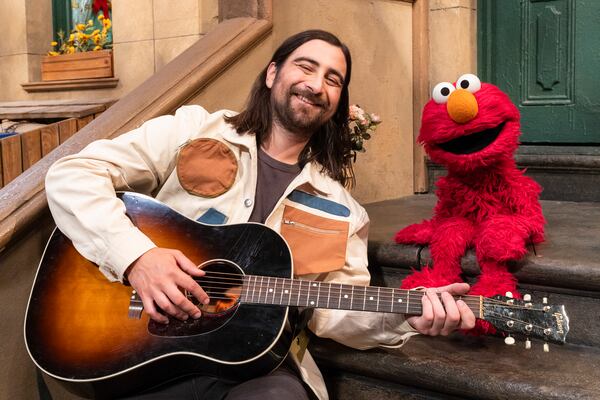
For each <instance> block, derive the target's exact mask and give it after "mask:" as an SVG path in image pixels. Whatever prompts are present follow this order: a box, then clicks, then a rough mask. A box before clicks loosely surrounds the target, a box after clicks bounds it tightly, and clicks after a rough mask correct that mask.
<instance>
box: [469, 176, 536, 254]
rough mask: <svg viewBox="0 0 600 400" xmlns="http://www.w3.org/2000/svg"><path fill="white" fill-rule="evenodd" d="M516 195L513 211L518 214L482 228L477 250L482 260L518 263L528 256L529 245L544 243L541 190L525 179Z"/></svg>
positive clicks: (493, 219)
mask: <svg viewBox="0 0 600 400" xmlns="http://www.w3.org/2000/svg"><path fill="white" fill-rule="evenodd" d="M518 191H519V193H518V194H517V193H516V192H517V188H516V189H515V193H514V194H513V196H512V198H511V201H512V204H510V208H511V209H512V210H514V214H512V215H506V214H498V215H495V216H492V217H490V218H488V219H487V220H486V221H485V222H484V223H483V224H482V225H481V229H480V232H479V234H478V235H476V237H477V239H476V241H475V247H476V249H477V257H478V258H479V259H491V260H496V261H500V262H505V261H510V260H518V259H520V258H522V257H523V256H524V255H525V254H526V253H527V244H529V243H540V242H542V241H543V240H544V224H545V220H544V216H543V214H542V208H541V206H540V203H539V201H538V195H539V191H540V187H539V185H538V184H537V183H535V182H534V181H532V180H530V179H528V178H526V177H523V180H522V181H521V182H520V185H519V187H518Z"/></svg>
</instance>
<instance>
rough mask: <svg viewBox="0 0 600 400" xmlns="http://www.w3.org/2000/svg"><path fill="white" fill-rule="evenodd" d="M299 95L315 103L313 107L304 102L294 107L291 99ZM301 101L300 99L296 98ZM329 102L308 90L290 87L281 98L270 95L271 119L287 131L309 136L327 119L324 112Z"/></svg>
mask: <svg viewBox="0 0 600 400" xmlns="http://www.w3.org/2000/svg"><path fill="white" fill-rule="evenodd" d="M296 96H300V97H304V98H306V99H307V100H308V101H309V102H311V103H313V104H315V105H316V106H317V107H316V108H317V110H315V107H313V106H310V105H307V104H306V105H305V104H299V105H297V106H295V107H294V105H292V100H293V98H294V97H296ZM298 102H300V103H301V100H298ZM328 106H329V104H328V102H327V101H326V100H323V99H321V98H319V97H317V96H315V95H314V94H313V93H312V92H310V91H308V90H302V89H300V88H294V87H291V88H290V89H289V90H287V91H286V92H285V94H284V96H283V99H277V98H276V96H273V95H271V110H272V112H273V119H274V120H275V121H276V123H278V124H279V125H281V126H282V127H283V128H284V129H286V130H287V131H289V132H293V133H295V134H298V135H301V136H302V137H310V136H311V135H312V134H313V133H315V132H316V131H317V130H318V129H319V128H320V127H321V126H323V124H324V123H325V122H327V119H326V117H325V113H326V111H327V108H328Z"/></svg>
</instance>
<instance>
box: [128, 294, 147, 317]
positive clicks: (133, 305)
mask: <svg viewBox="0 0 600 400" xmlns="http://www.w3.org/2000/svg"><path fill="white" fill-rule="evenodd" d="M142 310H144V304H143V303H142V298H141V297H140V295H139V294H138V293H137V291H135V290H132V291H131V297H130V300H129V312H128V313H127V316H128V317H129V318H131V319H140V318H142Z"/></svg>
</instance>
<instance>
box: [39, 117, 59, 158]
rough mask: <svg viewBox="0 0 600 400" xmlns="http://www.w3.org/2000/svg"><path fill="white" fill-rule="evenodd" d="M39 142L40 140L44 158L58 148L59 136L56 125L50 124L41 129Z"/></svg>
mask: <svg viewBox="0 0 600 400" xmlns="http://www.w3.org/2000/svg"><path fill="white" fill-rule="evenodd" d="M41 131H42V133H41V140H42V157H44V156H46V155H47V154H48V153H50V152H51V151H52V150H54V149H55V148H56V147H58V144H59V143H60V141H59V135H58V125H57V124H52V125H48V126H45V127H43V128H41Z"/></svg>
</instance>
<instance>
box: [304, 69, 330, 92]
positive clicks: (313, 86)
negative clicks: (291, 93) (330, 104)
mask: <svg viewBox="0 0 600 400" xmlns="http://www.w3.org/2000/svg"><path fill="white" fill-rule="evenodd" d="M324 84H325V77H324V76H322V75H321V74H314V75H312V76H311V77H310V78H309V79H307V80H306V82H305V85H306V88H307V89H309V90H310V91H311V92H312V93H314V94H319V93H321V92H322V91H323V87H324Z"/></svg>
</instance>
